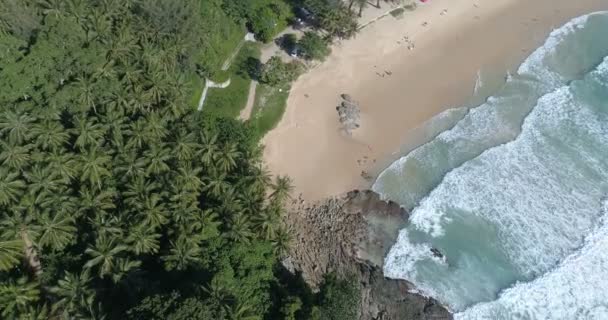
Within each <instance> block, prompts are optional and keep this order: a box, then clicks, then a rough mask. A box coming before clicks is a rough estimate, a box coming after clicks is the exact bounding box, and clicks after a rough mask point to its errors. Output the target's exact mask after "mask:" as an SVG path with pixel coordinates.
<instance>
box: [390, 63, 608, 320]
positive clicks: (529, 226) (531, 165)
mask: <svg viewBox="0 0 608 320" xmlns="http://www.w3.org/2000/svg"><path fill="white" fill-rule="evenodd" d="M606 65H608V59H606V60H605V62H604V64H602V65H600V67H599V68H598V70H602V69H603V68H604V67H605V66H606ZM597 74H598V72H596V73H594V74H592V75H590V76H589V77H588V79H587V80H585V84H589V85H592V84H598V81H597ZM578 84H579V83H578V82H574V83H573V86H574V89H573V88H572V87H570V86H566V87H562V88H559V89H557V90H556V91H554V92H552V93H551V94H548V95H546V96H544V97H543V98H541V99H540V100H539V103H538V106H537V107H535V108H534V110H533V112H532V113H531V114H530V115H529V116H528V117H527V118H526V120H525V122H524V124H523V126H522V128H523V129H522V133H521V135H519V136H518V138H517V139H516V140H515V141H513V142H509V143H506V144H504V145H501V146H498V147H495V148H491V149H489V150H486V151H485V152H484V153H482V154H481V155H480V156H479V157H477V158H475V159H473V160H471V161H468V162H467V163H465V164H464V165H462V166H460V167H458V168H457V169H454V170H453V171H451V172H450V173H448V174H447V175H446V176H445V178H444V180H443V181H442V183H441V184H440V185H439V186H438V187H437V188H436V189H435V190H433V191H432V192H431V193H430V195H429V196H428V197H427V198H425V200H424V201H422V202H421V204H420V206H419V207H417V208H416V209H415V210H414V211H413V213H412V218H411V223H412V226H411V227H409V228H408V229H409V230H411V231H415V232H418V233H420V232H422V233H424V234H428V235H430V236H431V237H433V238H438V239H436V240H435V242H436V243H435V244H436V245H438V246H444V247H443V248H442V249H444V250H446V251H447V252H448V253H451V254H452V255H453V256H456V257H457V258H456V261H453V262H454V265H453V266H452V268H451V269H449V270H446V269H445V268H439V267H437V266H433V265H432V264H429V263H428V262H429V261H428V257H429V256H428V254H426V255H420V254H419V253H420V252H428V250H425V249H426V248H427V246H429V245H428V244H426V243H421V244H413V243H410V242H411V240H410V239H409V237H408V234H409V233H411V231H408V232H403V233H402V234H401V236H400V237H399V240H398V242H397V243H396V244H395V246H394V247H393V248H392V249H391V251H390V253H389V255H388V256H387V258H386V261H385V274H387V275H388V276H390V277H395V278H404V279H408V280H410V281H412V282H414V283H415V284H416V285H417V286H418V287H419V288H420V289H421V290H422V291H424V292H427V293H428V294H429V295H432V296H434V297H436V298H439V299H440V300H441V301H443V302H445V303H446V304H448V305H449V306H450V307H451V308H453V309H454V310H462V309H463V308H464V307H466V306H467V305H468V304H470V303H472V302H476V301H484V300H491V299H492V298H493V297H494V295H495V294H497V293H498V292H499V290H500V289H502V288H503V287H504V286H506V285H509V284H510V283H511V282H512V281H515V280H517V279H532V278H534V277H536V276H538V275H541V274H543V273H544V272H546V271H547V270H550V269H552V268H553V267H554V266H555V265H557V264H558V263H559V262H560V261H561V260H562V259H564V258H565V257H566V256H568V255H569V254H571V253H572V252H575V251H576V250H578V249H579V248H580V247H581V246H582V244H583V243H582V240H583V238H584V236H585V235H586V234H588V233H589V231H590V230H591V229H593V227H594V226H595V225H596V223H597V219H598V218H599V212H600V211H599V208H598V206H599V202H598V199H599V198H600V197H601V195H602V192H604V191H605V189H606V188H608V162H606V161H604V159H606V158H607V157H608V122H606V121H603V120H606V119H603V118H605V117H606V114H604V115H603V116H602V115H598V114H597V113H595V111H597V110H595V109H594V108H593V106H588V105H584V104H582V103H581V101H580V100H579V99H578V97H577V95H578V93H577V92H576V86H577V85H578ZM606 90H607V91H608V87H607V88H606ZM607 111H608V110H604V113H606V112H607ZM602 150H603V151H602ZM455 220H458V221H459V222H460V221H468V222H466V223H468V224H471V223H472V222H471V221H483V222H484V223H487V224H489V225H491V226H492V228H493V229H495V230H496V234H495V235H494V234H491V235H490V236H488V237H484V238H483V240H484V241H485V242H486V243H484V244H482V245H480V244H476V245H477V247H475V246H473V247H465V248H459V247H451V245H452V244H451V243H450V240H449V239H454V238H456V239H460V240H462V239H465V240H467V241H469V242H470V243H475V241H476V239H477V238H476V237H477V235H474V234H466V231H465V234H463V231H462V230H463V229H464V227H463V226H462V225H458V227H454V226H453V224H454V221H455ZM465 226H466V225H465ZM447 228H450V230H449V231H447ZM472 229H474V230H476V231H478V232H479V231H480V230H481V229H483V228H472ZM443 238H445V239H443ZM484 246H487V247H484ZM480 248H481V249H480ZM414 249H415V250H414ZM408 250H411V251H412V252H416V254H412V253H411V252H407V251H408ZM484 256H496V257H498V258H497V259H496V260H495V261H492V262H491V263H489V262H488V261H483V258H482V259H481V260H480V259H479V257H484ZM503 257H506V259H507V260H508V264H507V265H505V262H504V261H503ZM448 258H449V257H448ZM484 268H490V269H492V268H496V269H501V268H503V269H505V270H502V271H503V272H505V273H507V274H508V273H512V274H513V277H506V278H501V277H497V278H492V275H491V274H492V272H489V273H488V272H487V270H486V271H484V270H483V269H484ZM421 269H426V270H425V272H424V273H421ZM483 272H486V273H487V274H483ZM480 277H482V278H484V281H479V278H480Z"/></svg>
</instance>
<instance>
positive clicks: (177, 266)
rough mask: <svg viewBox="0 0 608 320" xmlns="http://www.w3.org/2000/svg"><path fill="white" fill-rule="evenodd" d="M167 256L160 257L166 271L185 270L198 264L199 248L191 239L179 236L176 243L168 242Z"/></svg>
mask: <svg viewBox="0 0 608 320" xmlns="http://www.w3.org/2000/svg"><path fill="white" fill-rule="evenodd" d="M170 244H171V249H170V250H169V254H168V255H166V256H164V257H162V260H163V261H164V262H165V269H167V270H186V269H187V268H188V267H189V266H191V265H194V264H197V263H200V255H201V248H200V247H199V245H198V243H197V242H196V240H195V239H193V238H186V236H185V235H180V236H179V237H178V238H177V241H173V240H171V241H170Z"/></svg>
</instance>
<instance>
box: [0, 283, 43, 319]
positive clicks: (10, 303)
mask: <svg viewBox="0 0 608 320" xmlns="http://www.w3.org/2000/svg"><path fill="white" fill-rule="evenodd" d="M39 294H40V290H39V289H38V285H37V284H36V283H35V282H28V280H27V278H25V277H23V278H19V279H18V280H17V281H16V282H15V281H13V280H12V279H10V278H9V279H8V281H6V280H5V281H3V282H2V283H0V309H1V310H2V312H1V313H0V315H2V318H3V319H17V318H19V315H20V314H23V313H25V312H26V311H27V309H28V307H29V306H30V305H32V304H33V303H35V302H36V301H38V300H39V299H40V297H39Z"/></svg>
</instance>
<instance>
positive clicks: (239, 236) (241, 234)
mask: <svg viewBox="0 0 608 320" xmlns="http://www.w3.org/2000/svg"><path fill="white" fill-rule="evenodd" d="M228 227H229V228H230V230H229V231H228V232H227V233H226V236H227V237H228V238H229V239H231V240H233V241H236V242H242V243H249V242H250V240H251V239H252V238H253V236H254V233H253V232H252V231H251V222H250V221H249V217H247V216H246V215H245V214H242V213H237V214H235V215H234V217H233V218H232V219H231V222H230V225H229V226H228Z"/></svg>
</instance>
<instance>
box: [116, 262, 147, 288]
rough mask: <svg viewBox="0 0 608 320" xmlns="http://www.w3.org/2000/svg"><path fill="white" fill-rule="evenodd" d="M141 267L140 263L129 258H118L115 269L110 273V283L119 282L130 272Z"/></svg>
mask: <svg viewBox="0 0 608 320" xmlns="http://www.w3.org/2000/svg"><path fill="white" fill-rule="evenodd" d="M140 266H141V261H139V260H131V259H129V258H119V259H118V262H117V263H116V268H115V270H114V272H113V273H112V281H113V282H114V283H118V282H120V280H122V279H123V278H124V277H125V276H126V275H128V274H129V273H130V272H133V271H135V270H136V269H137V268H139V267H140Z"/></svg>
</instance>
